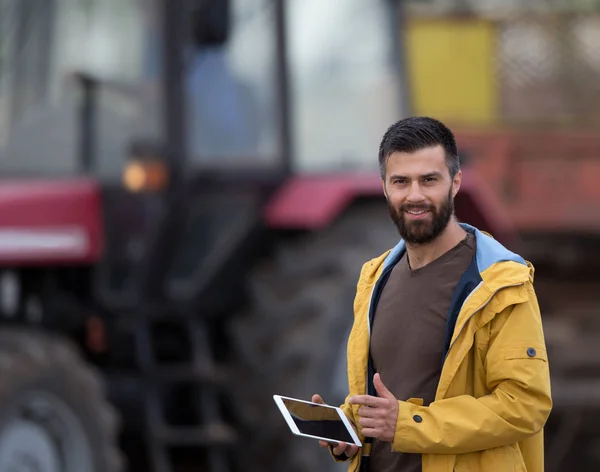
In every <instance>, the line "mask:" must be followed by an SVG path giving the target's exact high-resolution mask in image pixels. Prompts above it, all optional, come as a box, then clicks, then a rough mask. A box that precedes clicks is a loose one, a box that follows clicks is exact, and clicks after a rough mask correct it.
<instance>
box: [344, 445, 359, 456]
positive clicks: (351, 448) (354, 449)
mask: <svg viewBox="0 0 600 472" xmlns="http://www.w3.org/2000/svg"><path fill="white" fill-rule="evenodd" d="M357 452H358V446H356V445H354V444H349V445H348V448H347V449H346V455H347V456H348V457H354V456H355V455H356V453H357Z"/></svg>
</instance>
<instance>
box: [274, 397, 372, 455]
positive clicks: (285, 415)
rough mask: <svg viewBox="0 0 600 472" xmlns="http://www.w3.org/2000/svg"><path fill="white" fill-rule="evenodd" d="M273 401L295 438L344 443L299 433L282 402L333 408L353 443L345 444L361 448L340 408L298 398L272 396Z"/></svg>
mask: <svg viewBox="0 0 600 472" xmlns="http://www.w3.org/2000/svg"><path fill="white" fill-rule="evenodd" d="M273 400H275V404H276V405H277V408H279V411H281V414H282V415H283V418H284V419H285V422H286V423H287V424H288V426H289V427H290V429H291V430H292V433H294V434H295V435H297V436H303V437H306V438H313V439H320V440H322V441H327V442H328V443H332V444H333V443H335V444H339V443H340V442H345V441H340V440H338V439H333V438H324V437H320V436H313V435H312V434H306V433H302V432H300V430H299V429H298V427H297V426H296V423H295V422H294V419H293V418H292V416H291V415H290V412H289V411H288V409H287V408H286V407H285V404H284V403H283V400H293V401H296V402H302V403H308V404H310V405H317V406H322V407H327V408H333V409H334V410H336V411H337V413H338V415H339V417H340V419H341V420H342V422H343V423H344V426H346V429H347V430H348V433H349V434H350V437H351V438H352V439H353V441H354V442H352V443H350V442H346V444H354V445H356V446H358V447H362V443H361V442H360V439H358V436H357V435H356V432H355V431H354V428H353V427H352V424H351V423H350V421H349V420H348V418H347V417H346V415H345V414H344V412H343V411H342V409H341V408H339V407H337V406H333V405H323V404H321V403H313V402H309V401H306V400H300V399H299V398H292V397H285V396H282V395H273Z"/></svg>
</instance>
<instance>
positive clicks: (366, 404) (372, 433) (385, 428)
mask: <svg viewBox="0 0 600 472" xmlns="http://www.w3.org/2000/svg"><path fill="white" fill-rule="evenodd" d="M373 385H374V386H375V390H377V393H378V394H379V396H378V397H372V396H371V395H355V396H353V397H352V398H350V404H352V405H362V406H361V407H360V408H359V409H358V415H359V416H360V419H359V420H358V422H359V424H360V425H361V426H362V434H363V436H366V437H370V438H375V439H379V440H380V441H386V442H389V443H391V442H393V441H394V434H395V433H396V422H397V421H398V400H396V397H394V395H393V394H392V393H391V392H390V391H389V390H388V389H387V387H386V386H385V385H384V384H383V382H382V381H381V377H380V376H379V374H375V376H374V377H373Z"/></svg>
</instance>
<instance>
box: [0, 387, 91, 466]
mask: <svg viewBox="0 0 600 472" xmlns="http://www.w3.org/2000/svg"><path fill="white" fill-rule="evenodd" d="M11 410H12V411H10V414H9V415H8V417H7V419H6V420H5V421H4V424H3V425H2V426H1V427H0V471H3V472H91V471H92V470H93V465H92V464H93V461H92V451H91V447H90V444H89V441H88V439H87V434H86V432H85V430H84V428H83V426H82V425H81V423H80V421H79V420H78V419H77V417H76V415H75V413H74V412H73V411H72V410H71V408H70V407H69V406H67V404H66V403H64V402H63V401H62V400H61V399H59V398H58V397H56V396H54V395H52V394H50V393H48V392H35V393H33V392H31V393H28V394H26V395H23V396H22V397H21V398H20V399H19V402H18V404H17V405H13V407H12V408H11Z"/></svg>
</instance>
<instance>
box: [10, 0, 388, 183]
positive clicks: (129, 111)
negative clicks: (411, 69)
mask: <svg viewBox="0 0 600 472" xmlns="http://www.w3.org/2000/svg"><path fill="white" fill-rule="evenodd" d="M155 3H156V2H155V0H0V172H2V174H3V175H5V176H6V175H14V174H30V175H38V176H65V175H76V174H78V173H81V172H82V159H85V157H84V156H83V155H84V154H85V153H86V148H85V147H82V140H83V139H84V138H83V137H82V135H83V132H82V123H83V121H82V120H85V113H86V111H85V103H84V96H85V94H84V91H85V89H84V87H83V85H84V84H85V83H86V82H85V81H82V80H81V76H76V75H74V74H75V73H78V74H87V76H89V77H91V78H92V79H93V80H94V81H97V84H99V85H98V86H97V87H96V91H97V92H96V93H95V94H94V96H95V104H94V120H93V123H92V124H91V125H90V126H92V127H93V130H91V131H90V133H93V136H94V139H93V148H89V149H88V151H89V152H90V153H91V152H92V151H93V154H94V158H93V167H92V168H91V169H87V170H90V171H91V172H92V173H93V174H94V175H97V176H99V177H100V178H101V179H102V180H105V181H107V180H108V181H110V180H116V179H120V178H121V175H122V172H123V167H124V163H125V161H126V159H127V153H128V150H129V148H130V145H131V142H132V140H134V139H139V138H142V139H151V140H153V141H155V142H160V139H161V127H162V126H164V123H163V122H162V120H163V114H162V113H163V103H162V101H161V90H162V89H161V86H160V84H161V76H160V74H161V67H160V47H161V40H162V39H161V34H160V25H161V21H160V18H159V17H158V12H157V9H156V5H155ZM284 3H285V10H286V11H285V29H283V28H282V27H281V22H282V21H283V20H282V19H281V17H278V16H277V14H276V12H277V8H275V7H274V4H275V2H274V1H273V0H231V1H230V18H231V29H230V35H229V39H228V41H227V42H226V43H225V44H224V45H222V46H211V47H203V48H196V47H190V48H189V50H188V51H184V54H185V59H184V67H183V69H184V80H185V88H186V90H185V97H186V98H185V105H186V115H187V120H186V123H187V139H188V146H187V148H188V153H187V154H188V159H189V164H190V166H191V167H192V168H194V167H196V168H202V167H203V166H210V167H212V166H215V165H216V166H219V167H221V166H223V165H225V166H234V167H235V166H236V165H237V164H239V163H243V164H244V165H245V166H247V165H252V164H254V163H257V162H258V163H262V164H266V165H267V166H273V167H275V166H277V165H279V164H280V163H281V162H282V160H283V159H285V158H286V157H289V156H286V154H291V155H292V158H293V159H294V166H295V167H296V168H297V169H298V170H302V171H321V170H327V169H332V168H339V167H346V168H348V167H350V168H356V167H373V168H375V165H376V162H375V160H374V159H373V157H372V156H373V153H374V150H375V149H376V148H377V144H378V141H379V139H380V135H381V133H382V131H383V129H384V128H385V127H386V126H387V125H388V124H389V123H390V122H391V121H392V120H393V119H394V118H397V117H398V116H399V113H400V96H399V94H398V90H399V85H400V83H399V80H398V75H397V74H396V73H397V70H398V69H397V67H396V57H397V54H396V49H395V45H394V41H392V40H391V39H390V38H394V37H396V36H394V34H393V28H394V20H393V18H394V16H393V14H391V13H392V12H391V9H392V8H393V7H391V6H390V5H392V4H393V3H394V2H389V1H387V0H376V1H373V0H328V1H327V2H323V1H321V0H289V1H286V2H284ZM278 22H280V23H278ZM278 26H280V27H279V28H278ZM282 31H283V33H282ZM282 36H283V37H284V39H286V40H287V41H286V42H287V48H286V50H287V55H285V54H281V48H279V47H278V44H280V43H278V41H281V39H282ZM284 66H287V71H288V77H289V89H288V94H287V98H288V99H289V103H290V106H289V107H282V106H281V103H282V100H283V97H282V93H284V89H282V88H281V83H280V82H279V81H280V80H281V77H282V75H281V70H282V68H284ZM75 77H80V78H79V79H76V78H75ZM365 110H366V112H365ZM88 111H89V110H88ZM282 113H285V114H286V118H287V120H285V121H286V122H287V123H289V124H290V125H289V130H287V131H288V132H289V135H290V136H291V139H289V141H291V143H290V144H291V145H290V146H287V147H286V146H285V142H284V140H283V139H282V133H284V132H286V130H282V122H283V121H284V120H283V117H282ZM83 170H86V169H83Z"/></svg>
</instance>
